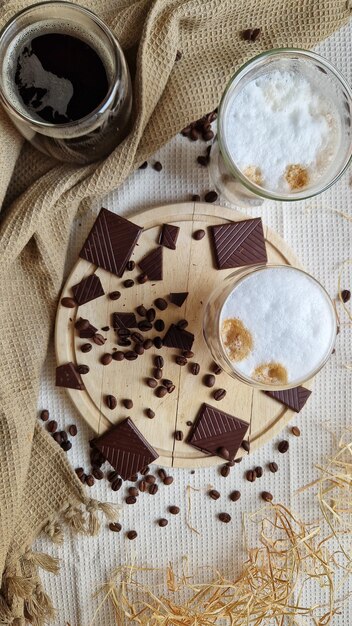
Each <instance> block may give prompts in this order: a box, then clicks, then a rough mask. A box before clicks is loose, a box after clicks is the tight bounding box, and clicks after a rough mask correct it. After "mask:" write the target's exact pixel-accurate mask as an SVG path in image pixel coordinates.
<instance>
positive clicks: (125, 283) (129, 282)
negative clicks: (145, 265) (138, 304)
mask: <svg viewBox="0 0 352 626" xmlns="http://www.w3.org/2000/svg"><path fill="white" fill-rule="evenodd" d="M133 285H134V280H132V278H127V280H124V281H123V286H124V287H126V289H130V287H133Z"/></svg>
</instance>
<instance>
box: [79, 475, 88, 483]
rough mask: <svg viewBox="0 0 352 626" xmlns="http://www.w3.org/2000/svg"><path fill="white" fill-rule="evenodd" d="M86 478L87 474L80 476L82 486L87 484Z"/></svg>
mask: <svg viewBox="0 0 352 626" xmlns="http://www.w3.org/2000/svg"><path fill="white" fill-rule="evenodd" d="M86 478H87V474H82V476H79V480H80V481H81V483H82V485H85V484H86Z"/></svg>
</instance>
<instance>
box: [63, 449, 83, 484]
mask: <svg viewBox="0 0 352 626" xmlns="http://www.w3.org/2000/svg"><path fill="white" fill-rule="evenodd" d="M61 448H62V449H63V451H64V452H68V451H69V450H71V448H72V443H71V441H63V442H62V444H61ZM86 482H87V479H86Z"/></svg>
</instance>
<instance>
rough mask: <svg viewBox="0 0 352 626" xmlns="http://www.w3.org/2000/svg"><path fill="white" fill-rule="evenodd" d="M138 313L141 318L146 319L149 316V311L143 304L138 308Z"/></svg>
mask: <svg viewBox="0 0 352 626" xmlns="http://www.w3.org/2000/svg"><path fill="white" fill-rule="evenodd" d="M136 311H137V313H138V315H140V316H141V317H145V316H146V315H147V309H146V308H145V306H143V304H140V305H139V306H137V308H136Z"/></svg>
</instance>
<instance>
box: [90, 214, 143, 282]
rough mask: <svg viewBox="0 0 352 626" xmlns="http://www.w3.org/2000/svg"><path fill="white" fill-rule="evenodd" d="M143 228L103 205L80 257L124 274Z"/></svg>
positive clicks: (113, 271) (113, 272)
mask: <svg viewBox="0 0 352 626" xmlns="http://www.w3.org/2000/svg"><path fill="white" fill-rule="evenodd" d="M142 230H143V228H141V227H140V226H137V225H136V224H133V222H130V221H129V220H126V219H125V218H124V217H121V216H120V215H116V214H115V213H112V212H111V211H108V210H107V209H104V208H103V209H101V211H100V213H99V215H98V217H97V219H96V220H95V222H94V224H93V227H92V229H91V231H90V233H89V235H88V237H87V239H86V241H85V244H84V246H83V248H82V250H81V252H80V253H79V256H80V257H81V258H82V259H86V261H90V262H91V263H94V265H98V267H102V268H103V269H104V270H107V271H108V272H112V274H116V275H117V276H122V274H123V273H124V270H125V267H126V265H127V263H128V261H129V260H130V258H131V255H132V252H133V250H134V247H135V245H136V243H137V241H138V238H139V236H140V234H141V232H142Z"/></svg>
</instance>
